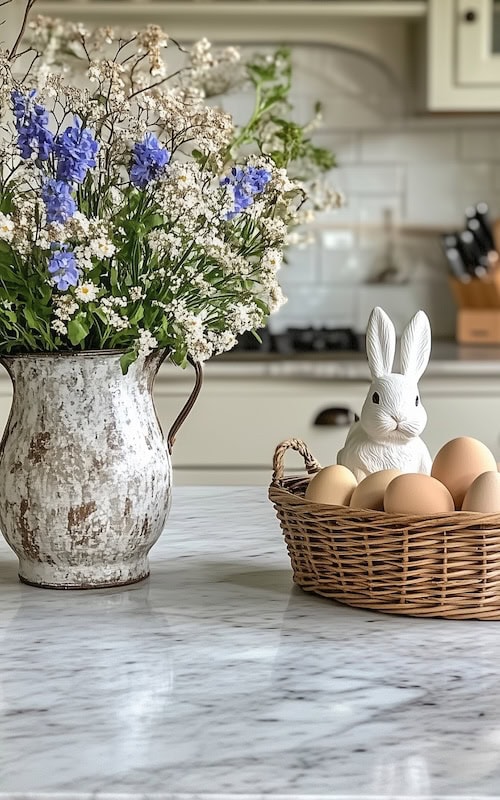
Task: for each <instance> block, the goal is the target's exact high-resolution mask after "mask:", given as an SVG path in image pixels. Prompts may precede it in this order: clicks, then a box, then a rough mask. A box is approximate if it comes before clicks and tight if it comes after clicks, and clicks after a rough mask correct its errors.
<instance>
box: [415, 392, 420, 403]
mask: <svg viewBox="0 0 500 800" xmlns="http://www.w3.org/2000/svg"><path fill="white" fill-rule="evenodd" d="M418 404H419V399H418V394H417V396H416V398H415V405H416V406H418Z"/></svg>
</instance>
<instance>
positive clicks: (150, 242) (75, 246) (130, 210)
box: [0, 0, 337, 588]
mask: <svg viewBox="0 0 500 800" xmlns="http://www.w3.org/2000/svg"><path fill="white" fill-rule="evenodd" d="M33 3H34V0H30V2H29V3H28V5H27V7H26V15H25V19H24V23H23V26H22V30H21V33H20V35H19V37H18V39H17V41H16V42H15V44H14V45H13V47H12V48H11V49H10V50H9V51H6V52H4V53H2V54H0V109H1V126H2V141H1V145H0V361H1V362H2V363H3V364H4V365H5V366H6V367H7V369H8V371H9V373H10V375H11V377H12V380H13V383H14V399H13V406H12V411H11V415H10V418H9V423H8V426H7V430H6V433H5V434H4V438H3V441H2V445H1V447H0V486H1V487H2V490H1V493H0V527H1V529H2V532H3V534H4V536H5V538H6V539H7V541H8V543H9V544H10V545H11V547H12V548H13V549H14V551H15V552H16V554H17V555H18V557H19V562H20V568H19V574H20V577H21V579H22V580H24V581H26V582H28V583H32V584H34V585H37V586H46V587H57V588H59V587H64V588H86V587H96V586H113V585H121V584H126V583H130V582H133V581H137V580H141V579H142V578H144V577H145V576H146V575H147V574H148V571H149V567H148V560H147V553H148V551H149V549H150V548H151V546H152V545H153V544H154V542H155V541H156V540H157V538H158V537H159V535H160V533H161V531H162V529H163V526H164V523H165V520H166V517H167V513H168V509H169V504H170V495H171V464H170V449H171V444H172V442H173V438H174V435H175V431H176V429H177V428H178V425H179V421H182V419H183V418H184V417H185V415H186V413H187V411H188V410H189V408H190V407H191V406H192V403H193V401H194V399H195V397H196V394H197V392H198V390H199V386H200V372H199V362H201V361H203V360H205V359H207V358H209V357H210V356H212V355H213V354H216V353H220V352H222V351H224V350H228V349H230V348H231V347H233V345H234V344H235V342H236V337H237V335H238V334H240V333H242V332H244V331H246V330H254V329H256V328H258V327H260V326H262V325H263V323H264V321H265V320H266V318H267V316H268V314H269V313H271V312H272V311H274V310H276V309H277V308H279V306H280V305H281V304H282V302H283V300H284V298H283V295H282V292H281V289H280V286H279V283H278V280H277V271H278V269H279V267H280V264H281V262H282V259H283V249H284V245H285V243H286V240H287V234H288V232H289V230H290V229H291V228H292V227H295V226H297V225H298V224H300V222H301V221H302V220H303V218H304V217H303V213H304V208H305V206H304V203H305V200H306V197H307V191H306V185H305V183H304V180H303V178H304V176H306V177H309V178H310V177H311V176H313V177H314V176H317V175H319V174H321V172H322V171H324V170H326V169H328V168H329V167H330V166H331V165H332V164H333V159H332V156H331V154H329V153H328V152H327V151H325V150H321V149H319V148H316V147H315V146H314V145H313V144H312V143H311V141H310V139H309V138H308V135H307V128H305V127H301V126H299V125H298V124H297V123H295V122H293V120H291V119H290V115H289V113H287V97H288V93H289V90H290V81H291V70H290V57H289V54H288V53H287V52H286V51H285V50H279V51H277V52H276V53H275V54H274V55H272V56H270V57H257V58H255V59H254V60H253V61H252V62H250V63H248V64H246V65H239V62H238V53H237V51H236V50H234V48H226V49H225V50H222V51H220V52H218V53H216V52H213V51H212V49H211V48H210V46H209V44H208V43H207V42H206V41H205V40H202V41H200V42H198V43H197V44H196V45H195V46H194V47H193V48H192V49H191V50H190V51H184V50H183V49H182V48H180V46H177V45H176V44H175V42H173V41H172V40H171V39H170V38H169V36H168V35H167V33H166V32H164V31H163V30H161V28H159V27H158V26H155V25H150V26H148V27H147V28H146V29H144V30H141V31H138V32H133V33H130V34H126V33H124V32H119V31H114V30H112V29H110V28H102V29H99V30H95V31H93V32H92V31H87V30H85V29H84V28H83V26H81V25H75V24H71V23H66V24H63V23H62V22H60V21H57V20H55V21H54V20H50V19H47V18H43V17H38V18H36V19H34V20H33V22H31V23H29V22H28V14H29V11H30V9H31V6H32V5H33ZM172 49H173V50H174V51H175V52H176V54H177V56H179V54H180V56H181V58H182V59H183V60H184V63H183V64H181V65H180V66H175V67H174V68H171V69H169V67H168V60H167V59H166V56H167V55H168V53H169V52H170V51H171V50H172ZM242 80H243V81H245V82H246V83H247V84H249V85H250V87H253V90H254V95H255V107H254V110H253V113H252V114H251V116H250V118H249V119H248V120H247V121H246V123H244V124H241V125H236V124H235V121H234V120H233V118H232V116H231V115H230V114H228V113H227V112H225V111H224V110H222V109H221V108H220V107H218V106H217V105H215V104H214V103H213V102H209V98H208V95H210V94H213V92H217V91H218V92H220V91H222V92H227V90H228V89H230V88H231V86H232V85H233V83H234V81H236V82H238V81H240V82H241V81H242ZM290 165H292V167H293V169H292V171H289V169H287V167H290ZM336 199H337V198H336V196H334V200H336ZM166 355H168V356H169V357H170V359H171V360H172V361H173V362H174V363H176V364H178V365H182V366H183V365H185V363H186V361H187V360H189V361H191V362H192V363H193V364H194V365H195V367H196V369H197V375H198V381H197V385H196V387H195V392H194V393H193V395H192V397H191V398H190V400H189V401H188V403H187V404H186V406H185V408H184V409H183V411H182V412H181V415H180V417H179V418H178V420H176V422H175V423H174V424H173V426H172V429H171V432H170V434H169V436H168V440H167V441H168V448H165V445H164V442H163V438H162V433H161V430H160V428H159V425H158V421H157V419H156V416H155V413H154V406H153V402H152V395H151V392H152V386H153V383H154V377H155V374H156V371H157V369H158V367H159V365H160V363H161V361H162V359H163V358H164V357H165V356H166Z"/></svg>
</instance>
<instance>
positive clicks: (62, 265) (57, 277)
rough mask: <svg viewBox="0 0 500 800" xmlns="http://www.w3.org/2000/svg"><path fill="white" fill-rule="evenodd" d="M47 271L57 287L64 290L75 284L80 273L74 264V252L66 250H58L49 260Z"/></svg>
mask: <svg viewBox="0 0 500 800" xmlns="http://www.w3.org/2000/svg"><path fill="white" fill-rule="evenodd" d="M48 269H49V272H50V274H51V275H52V281H53V282H54V284H55V285H56V286H57V288H58V289H59V290H60V291H62V292H65V291H66V289H67V288H68V287H69V286H76V285H77V284H78V279H79V277H80V273H79V271H78V267H77V266H76V259H75V254H74V253H72V252H71V251H67V250H58V251H57V252H56V253H54V255H53V256H52V258H51V259H50V261H49V266H48Z"/></svg>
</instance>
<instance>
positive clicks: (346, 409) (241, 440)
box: [155, 376, 368, 480]
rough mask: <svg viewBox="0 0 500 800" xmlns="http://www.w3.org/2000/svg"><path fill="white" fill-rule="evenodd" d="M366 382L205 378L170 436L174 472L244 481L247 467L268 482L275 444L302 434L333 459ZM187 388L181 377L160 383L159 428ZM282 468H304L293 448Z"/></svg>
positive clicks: (324, 458)
mask: <svg viewBox="0 0 500 800" xmlns="http://www.w3.org/2000/svg"><path fill="white" fill-rule="evenodd" d="M367 386H368V382H363V381H359V382H358V381H352V382H349V381H345V382H336V381H331V382H330V381H328V382H327V381H313V380H311V381H303V380H302V381H301V380H293V379H292V380H265V379H264V380H262V379H257V380H255V379H253V380H252V379H247V380H245V379H241V380H224V379H219V380H211V379H210V377H209V376H207V379H206V382H205V385H204V387H203V390H202V392H201V394H200V398H199V400H198V401H197V403H196V407H195V409H194V410H193V412H192V413H191V415H190V416H189V418H188V419H187V420H186V422H185V423H184V425H183V426H182V428H181V430H180V431H179V434H178V436H177V439H176V441H175V445H174V448H173V452H172V462H173V465H174V470H175V469H177V470H179V469H181V470H184V471H186V470H188V471H190V472H192V473H193V474H194V473H195V472H196V473H197V474H198V476H199V475H201V474H202V473H203V472H205V473H209V472H220V471H223V472H225V473H227V472H232V473H234V475H235V477H236V476H238V475H240V477H241V479H242V480H243V479H244V476H247V475H248V474H250V472H255V473H258V472H260V473H262V472H267V476H268V479H269V480H270V478H271V471H272V458H273V453H274V449H275V447H276V445H277V444H278V443H279V442H281V441H283V440H284V439H290V438H296V439H303V440H304V441H305V442H306V443H307V444H308V446H309V448H310V450H311V451H312V453H313V455H314V456H316V458H317V459H318V460H319V461H320V462H321V463H322V464H324V465H326V464H333V463H335V461H336V457H337V451H338V450H339V449H340V448H341V447H342V446H343V444H344V441H345V438H346V436H347V431H348V430H349V426H350V424H351V422H352V421H353V419H354V414H355V413H359V411H360V409H361V406H362V404H363V401H364V399H365V396H366V390H367ZM187 393H188V385H187V384H186V383H184V382H183V381H176V382H175V384H170V386H169V385H168V384H165V385H162V383H161V381H159V382H158V385H157V387H156V391H155V405H156V409H157V413H158V417H159V419H160V422H161V424H162V427H163V430H164V432H165V433H166V431H167V430H168V427H169V425H170V423H171V422H172V420H173V419H174V417H175V416H176V414H177V412H178V410H179V408H180V406H181V405H182V402H183V399H184V398H185V396H186V395H187ZM320 415H322V416H321V417H320ZM318 417H320V419H318ZM318 423H321V424H318ZM285 466H286V469H287V472H303V471H304V462H303V460H302V458H301V457H300V456H299V455H298V454H297V453H293V452H290V453H289V454H288V455H287V459H286V465H285Z"/></svg>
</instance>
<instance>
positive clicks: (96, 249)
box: [89, 236, 116, 258]
mask: <svg viewBox="0 0 500 800" xmlns="http://www.w3.org/2000/svg"><path fill="white" fill-rule="evenodd" d="M89 247H90V249H91V251H92V253H93V254H94V255H95V256H97V258H111V257H112V256H113V255H114V254H115V252H116V247H115V245H114V244H113V242H111V241H110V240H109V239H107V238H105V237H104V236H103V237H102V238H100V239H92V240H91V241H90V243H89Z"/></svg>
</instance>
